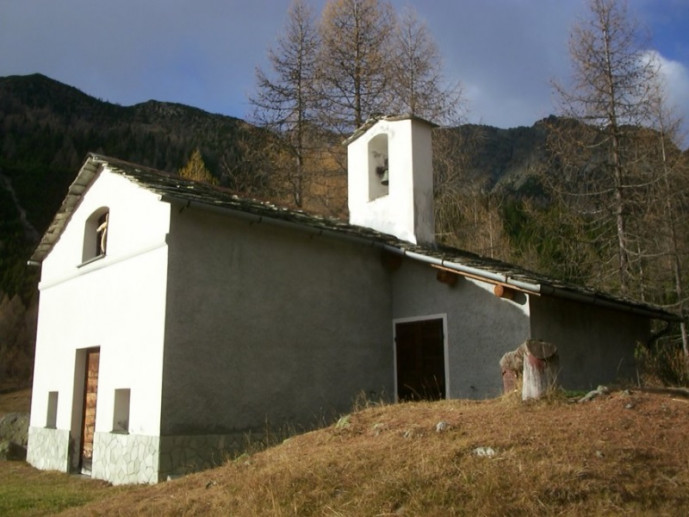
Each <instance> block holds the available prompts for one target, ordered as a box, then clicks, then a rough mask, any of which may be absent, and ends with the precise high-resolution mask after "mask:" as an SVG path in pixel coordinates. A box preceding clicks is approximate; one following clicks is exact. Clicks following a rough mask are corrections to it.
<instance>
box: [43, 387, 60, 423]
mask: <svg viewBox="0 0 689 517" xmlns="http://www.w3.org/2000/svg"><path fill="white" fill-rule="evenodd" d="M45 426H46V427H47V428H49V429H55V428H56V427H57V391H49V392H48V411H47V413H46V419H45Z"/></svg>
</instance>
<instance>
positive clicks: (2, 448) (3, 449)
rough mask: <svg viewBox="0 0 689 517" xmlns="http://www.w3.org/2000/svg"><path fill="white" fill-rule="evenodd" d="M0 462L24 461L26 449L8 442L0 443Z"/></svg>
mask: <svg viewBox="0 0 689 517" xmlns="http://www.w3.org/2000/svg"><path fill="white" fill-rule="evenodd" d="M0 460H10V461H24V460H26V447H24V446H22V445H19V444H18V443H15V442H11V441H9V440H2V441H0Z"/></svg>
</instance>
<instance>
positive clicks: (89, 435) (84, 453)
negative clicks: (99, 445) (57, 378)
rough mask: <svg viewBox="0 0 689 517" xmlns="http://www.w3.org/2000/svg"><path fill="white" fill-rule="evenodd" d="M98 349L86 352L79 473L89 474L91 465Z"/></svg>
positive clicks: (94, 425) (96, 392) (94, 426)
mask: <svg viewBox="0 0 689 517" xmlns="http://www.w3.org/2000/svg"><path fill="white" fill-rule="evenodd" d="M99 361H100V349H98V348H94V349H91V350H88V351H87V352H86V366H85V368H86V371H85V372H84V405H83V410H82V425H81V461H80V467H81V472H82V473H84V474H90V473H91V465H92V463H93V435H94V433H95V430H96V406H97V402H98V401H97V395H98V364H99Z"/></svg>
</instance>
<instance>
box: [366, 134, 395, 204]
mask: <svg viewBox="0 0 689 517" xmlns="http://www.w3.org/2000/svg"><path fill="white" fill-rule="evenodd" d="M389 188H390V171H389V169H388V135H377V136H374V137H373V138H372V139H371V141H370V142H369V143H368V200H369V201H373V200H374V199H377V198H379V197H382V196H387V195H388V192H389Z"/></svg>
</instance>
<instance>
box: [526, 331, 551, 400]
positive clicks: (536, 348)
mask: <svg viewBox="0 0 689 517" xmlns="http://www.w3.org/2000/svg"><path fill="white" fill-rule="evenodd" d="M525 345H526V346H525V347H524V374H523V377H522V400H528V399H538V398H541V397H542V396H543V395H545V394H546V393H547V392H548V390H550V389H552V388H553V387H554V386H555V383H556V380H557V372H558V367H559V357H558V354H557V347H556V346H555V345H553V344H552V343H547V342H545V341H536V340H533V339H529V340H527V341H526V343H525Z"/></svg>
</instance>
